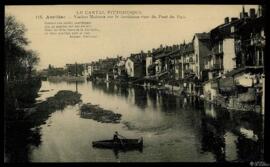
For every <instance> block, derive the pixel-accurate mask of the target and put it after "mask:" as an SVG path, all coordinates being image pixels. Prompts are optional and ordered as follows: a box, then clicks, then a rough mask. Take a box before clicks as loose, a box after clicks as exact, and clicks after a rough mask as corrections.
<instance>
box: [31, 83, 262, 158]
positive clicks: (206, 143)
mask: <svg viewBox="0 0 270 167" xmlns="http://www.w3.org/2000/svg"><path fill="white" fill-rule="evenodd" d="M76 89H77V91H78V92H79V93H81V94H82V96H81V99H82V103H88V102H90V103H92V104H97V105H99V106H100V107H101V108H104V109H108V110H112V111H113V112H115V113H120V114H122V118H121V122H120V123H118V124H113V123H100V122H97V121H95V120H92V119H86V118H83V116H81V114H80V111H79V107H80V105H81V104H78V105H75V106H68V107H66V108H65V109H64V110H61V111H60V110H59V111H56V112H54V113H52V114H51V116H50V117H49V118H48V120H47V121H46V123H45V124H43V125H41V126H40V127H38V128H36V129H38V131H39V132H38V134H39V135H40V143H39V144H36V145H30V146H29V147H30V149H29V151H28V153H27V154H28V158H29V161H30V162H217V161H250V160H260V159H261V158H262V154H263V150H262V148H263V132H262V131H263V129H262V118H261V116H260V115H259V114H257V113H251V112H237V111H227V110H224V109H221V108H218V107H215V106H213V105H212V104H208V103H206V102H203V101H200V100H198V99H196V98H191V97H190V98H183V97H176V96H174V95H169V94H165V93H162V92H158V91H157V90H148V89H145V88H143V87H139V86H137V87H124V86H116V85H113V84H109V83H107V84H106V83H104V84H100V83H99V84H98V83H92V82H84V83H78V84H77V85H76V84H75V83H66V82H60V83H51V82H48V81H43V82H42V87H41V89H40V90H49V91H47V92H46V91H45V92H44V91H41V92H39V94H40V97H39V98H38V99H37V100H38V101H42V100H46V98H47V97H50V96H53V95H54V94H56V93H57V92H58V91H59V90H73V91H75V90H76ZM115 131H118V132H119V133H120V134H121V135H123V136H126V137H128V138H138V137H143V140H144V147H143V150H141V151H140V150H133V151H126V152H123V151H119V152H118V151H117V152H116V151H113V150H110V149H109V150H106V149H98V148H93V147H92V141H96V140H104V139H111V138H112V137H113V133H114V132H115Z"/></svg>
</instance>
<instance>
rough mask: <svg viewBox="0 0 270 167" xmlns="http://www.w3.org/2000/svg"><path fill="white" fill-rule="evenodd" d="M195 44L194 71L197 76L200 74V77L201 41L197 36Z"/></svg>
mask: <svg viewBox="0 0 270 167" xmlns="http://www.w3.org/2000/svg"><path fill="white" fill-rule="evenodd" d="M193 45H194V58H195V59H194V62H195V64H194V72H195V74H196V76H198V77H199V78H200V69H201V67H200V63H201V62H200V46H199V45H200V42H199V39H198V37H197V36H195V37H194V42H193Z"/></svg>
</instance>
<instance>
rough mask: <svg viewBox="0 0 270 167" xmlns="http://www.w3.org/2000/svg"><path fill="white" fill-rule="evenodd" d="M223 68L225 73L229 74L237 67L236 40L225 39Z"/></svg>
mask: <svg viewBox="0 0 270 167" xmlns="http://www.w3.org/2000/svg"><path fill="white" fill-rule="evenodd" d="M223 53H224V55H223V67H224V72H225V73H226V72H228V71H231V70H233V69H234V68H235V67H236V62H235V60H234V58H235V57H236V56H235V49H234V39H233V38H225V39H224V40H223Z"/></svg>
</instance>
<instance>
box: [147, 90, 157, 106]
mask: <svg viewBox="0 0 270 167" xmlns="http://www.w3.org/2000/svg"><path fill="white" fill-rule="evenodd" d="M157 96H158V94H157V92H156V91H155V90H151V89H150V90H149V91H147V102H148V103H147V104H148V105H150V104H151V106H153V108H155V109H156V108H157V98H158V97H157Z"/></svg>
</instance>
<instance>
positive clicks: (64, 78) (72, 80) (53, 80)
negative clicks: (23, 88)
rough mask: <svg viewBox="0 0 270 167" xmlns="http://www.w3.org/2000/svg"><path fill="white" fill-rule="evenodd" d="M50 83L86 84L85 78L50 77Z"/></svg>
mask: <svg viewBox="0 0 270 167" xmlns="http://www.w3.org/2000/svg"><path fill="white" fill-rule="evenodd" d="M47 79H48V81H50V82H62V81H65V82H84V81H85V77H84V76H77V77H76V76H48V77H47Z"/></svg>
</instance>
